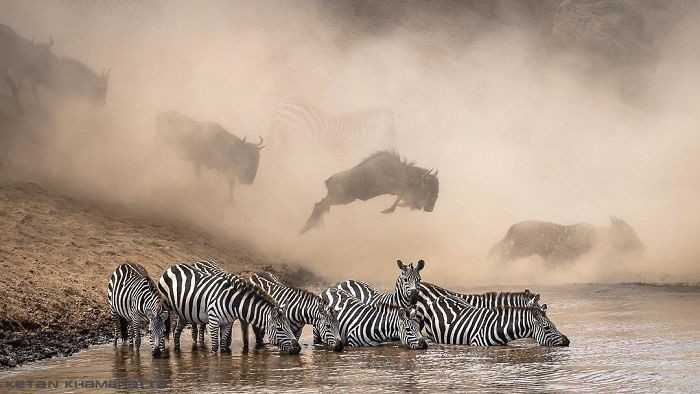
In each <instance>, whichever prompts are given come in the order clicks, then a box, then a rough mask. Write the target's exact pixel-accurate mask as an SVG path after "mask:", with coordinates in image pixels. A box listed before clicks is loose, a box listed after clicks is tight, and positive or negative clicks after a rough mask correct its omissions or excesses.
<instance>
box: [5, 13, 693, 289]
mask: <svg viewBox="0 0 700 394" xmlns="http://www.w3.org/2000/svg"><path fill="white" fill-rule="evenodd" d="M381 4H383V6H376V5H375V6H374V7H373V6H368V5H367V4H366V3H364V2H344V3H340V4H338V3H335V2H334V3H330V2H329V3H325V2H318V3H317V2H314V1H306V2H294V3H285V2H279V3H278V2H228V1H221V2H218V1H208V2H201V3H200V2H197V3H194V2H171V1H168V2H117V1H115V2H82V1H78V2H69V1H58V2H51V3H49V2H40V3H39V2H22V1H3V2H2V3H1V4H0V23H4V24H7V25H10V26H11V27H12V28H14V29H15V30H16V31H17V32H18V33H19V34H21V35H23V36H25V37H31V36H34V37H35V38H36V39H38V40H45V39H46V38H47V37H48V36H49V35H52V36H53V38H54V40H55V42H56V44H55V46H54V49H53V51H54V53H56V54H59V55H66V56H71V57H75V58H77V59H80V60H81V61H83V62H85V63H87V64H88V65H90V66H91V67H92V68H93V69H95V70H98V71H99V70H101V69H102V68H104V67H110V68H111V69H112V72H111V79H110V88H109V89H110V90H109V93H108V98H107V105H106V106H105V107H104V108H102V109H100V110H98V111H94V114H92V115H90V116H86V115H85V108H82V107H80V106H79V105H74V104H71V103H60V108H61V110H59V111H57V112H56V114H55V115H54V116H55V119H54V123H55V127H52V128H50V129H47V130H43V134H42V136H41V141H39V142H38V144H29V143H19V144H18V145H16V146H13V149H12V151H11V165H10V167H6V168H5V169H4V172H6V173H8V174H9V176H12V177H15V178H20V179H32V180H38V181H41V182H45V183H50V184H53V185H54V186H57V187H61V188H65V189H66V190H69V191H70V192H72V193H77V194H80V195H82V196H84V197H86V198H90V199H94V200H104V201H107V202H109V203H118V204H125V205H128V206H129V207H131V208H134V209H137V210H140V211H142V212H144V213H146V214H151V213H152V214H156V215H160V216H167V217H172V218H174V219H176V220H181V221H186V222H188V223H191V224H192V225H194V226H198V227H201V228H205V229H207V230H208V231H211V232H213V233H216V234H218V235H223V236H226V237H231V238H236V239H238V238H244V239H248V240H250V241H252V242H254V243H255V244H256V245H257V246H258V247H259V248H260V249H261V250H262V251H264V252H266V253H269V254H270V255H272V256H279V257H281V258H284V259H287V260H295V261H301V262H304V264H308V265H309V266H310V267H312V268H314V269H315V270H316V271H319V272H321V273H322V274H325V275H326V276H328V277H330V278H349V277H353V278H358V279H365V280H370V281H374V282H381V283H390V282H392V281H393V278H394V277H395V274H396V268H395V265H394V263H393V261H394V260H395V259H396V258H402V259H404V261H415V260H416V259H418V258H423V259H425V260H426V261H427V267H426V270H425V271H424V278H426V279H428V280H431V281H436V282H444V283H448V284H472V283H479V284H492V283H504V284H507V283H511V284H513V283H514V284H533V283H552V282H557V283H559V282H588V281H652V282H657V281H683V282H686V281H688V282H692V281H698V280H700V266H699V265H698V257H699V256H700V246H698V243H697V240H696V238H697V234H698V230H700V213H699V212H698V208H700V202H699V201H700V200H699V198H698V197H700V159H698V154H697V153H698V149H699V148H700V138H698V131H699V126H700V118H699V117H698V115H697V114H698V111H697V105H698V104H697V102H698V98H699V97H698V93H697V88H696V87H697V86H698V82H700V78H699V77H698V76H697V70H698V66H700V58H699V57H698V53H700V52H699V51H698V49H700V48H698V45H700V44H698V42H697V40H696V39H695V37H697V36H698V33H699V32H698V31H697V21H698V13H697V12H696V10H695V9H694V8H692V7H686V8H683V9H682V12H676V11H669V13H670V14H671V15H672V17H669V18H667V19H666V20H665V21H666V22H665V24H661V23H659V24H658V26H656V25H654V24H652V25H649V26H647V27H648V28H647V29H646V30H645V33H646V34H648V35H649V37H650V38H649V40H648V43H649V44H648V45H649V48H646V49H645V51H647V52H648V53H647V52H644V53H642V54H641V55H640V56H638V57H635V56H631V55H630V56H626V57H624V59H619V58H614V59H608V58H607V57H606V56H607V55H606V54H605V53H602V54H601V52H595V51H593V50H590V48H578V47H576V48H574V47H573V46H569V45H567V43H566V42H564V43H561V42H559V43H557V42H554V40H552V39H551V36H550V35H548V33H549V32H550V31H551V30H552V27H551V26H549V25H547V24H546V23H543V22H541V20H540V19H538V18H541V17H542V16H541V15H539V14H537V13H533V12H532V11H529V12H525V11H523V9H521V8H522V7H516V5H517V3H516V2H513V3H509V2H502V3H500V4H503V6H502V7H495V8H489V9H488V10H486V11H484V10H483V9H481V8H479V7H476V6H473V7H472V6H471V5H470V3H468V2H467V3H460V2H454V3H453V2H443V3H440V4H441V5H439V6H438V5H436V6H435V7H433V8H431V7H429V6H427V5H421V4H422V3H402V4H401V3H395V4H394V7H393V8H392V6H391V4H392V3H391V2H381ZM387 4H388V5H387ZM460 4H462V5H461V6H460ZM363 7H364V8H363ZM470 7H471V8H470ZM482 8H483V7H482ZM640 12H641V11H640ZM654 12H657V11H654ZM656 27H658V29H657V28H656ZM649 53H650V54H651V55H649ZM42 94H43V95H44V96H46V97H48V98H47V100H51V97H50V92H42ZM286 102H305V103H310V104H312V105H315V106H317V107H319V108H321V109H323V110H324V111H325V112H327V113H348V112H353V111H360V110H364V109H367V108H376V107H383V108H389V109H391V110H393V111H394V114H395V122H396V131H397V138H398V140H397V150H398V151H399V153H400V154H401V155H402V156H404V157H406V158H408V159H409V160H412V161H415V162H416V164H417V165H420V166H422V167H426V168H437V169H439V174H440V175H439V178H440V196H439V198H438V202H437V205H436V208H435V211H434V212H433V213H425V212H418V211H408V210H405V209H398V210H397V211H396V212H395V213H394V214H393V215H382V214H380V213H379V211H381V210H382V209H384V208H386V207H387V206H388V205H389V204H391V202H392V201H393V197H389V196H386V197H382V198H377V199H374V200H371V201H369V202H366V203H361V202H356V203H353V204H351V205H348V206H343V207H334V208H332V209H331V213H330V215H328V216H327V217H326V220H325V226H324V227H323V228H322V229H321V230H320V231H312V232H310V233H308V234H307V235H305V236H299V235H298V234H297V232H298V230H299V229H300V228H301V227H302V225H303V223H304V221H305V220H306V218H307V217H308V215H309V213H310V212H311V209H312V207H313V204H314V203H315V202H316V201H318V200H320V199H321V198H322V197H323V196H324V195H325V188H324V186H323V181H324V179H326V178H327V177H328V176H330V175H331V174H333V173H335V172H337V171H339V170H341V169H345V168H348V167H349V166H351V165H353V164H354V163H356V162H357V161H359V160H360V159H362V158H363V157H364V156H366V155H367V152H364V151H362V152H360V151H358V152H353V154H351V155H350V157H349V158H343V159H342V160H340V159H337V158H336V157H335V156H334V155H333V154H332V153H330V152H324V151H320V150H319V149H318V147H317V146H314V145H312V144H309V143H308V141H307V140H306V139H305V137H304V136H299V137H298V138H297V137H296V136H295V137H293V141H295V143H293V144H279V143H276V142H278V141H275V138H278V136H276V135H275V133H273V132H272V131H271V130H272V129H273V128H272V127H271V125H272V124H273V123H274V120H275V114H276V111H277V109H278V108H279V107H280V105H282V104H283V103H286ZM170 109H174V110H179V111H181V112H183V113H186V114H189V115H191V116H192V117H194V118H196V119H199V120H210V121H216V122H219V123H221V124H222V125H223V126H224V127H226V128H227V129H228V130H230V131H231V132H233V133H235V134H237V135H238V136H241V137H242V136H247V137H248V139H249V140H255V139H257V136H258V135H261V136H263V137H265V139H266V144H267V145H268V146H267V147H266V148H265V150H263V151H262V157H261V165H260V169H259V172H258V177H257V179H256V181H255V183H254V184H253V185H252V186H239V187H238V188H237V189H236V202H235V205H232V204H231V203H230V202H229V201H228V189H227V185H226V182H225V180H224V178H223V177H221V176H220V175H218V174H216V173H214V172H209V171H204V172H203V176H202V177H201V178H197V177H196V176H195V172H194V169H193V168H192V166H191V165H190V164H189V163H186V162H182V161H181V160H179V159H178V158H177V156H175V155H174V154H172V153H171V152H169V151H168V150H167V149H164V148H162V147H159V146H158V144H157V143H156V141H155V139H154V131H155V130H154V122H155V116H156V114H157V113H158V112H160V111H164V110H170ZM35 142H36V141H35ZM8 168H9V169H8ZM608 215H616V216H619V217H621V218H624V219H625V220H627V221H628V222H629V223H630V224H631V225H632V226H633V227H634V228H635V229H636V230H637V232H638V234H639V236H640V238H641V239H642V241H643V242H644V243H645V245H646V247H647V255H646V257H645V258H643V259H634V260H631V261H619V262H609V261H601V260H600V259H598V258H596V257H595V256H589V258H586V259H582V260H581V261H578V262H577V263H576V264H572V265H569V266H566V267H561V268H559V269H553V268H552V267H546V266H545V265H544V264H542V263H541V262H539V261H537V259H530V260H527V261H519V262H516V263H514V264H513V265H512V266H510V267H509V268H507V269H504V268H503V267H498V266H495V265H493V264H492V263H489V262H487V261H486V254H487V252H488V250H489V248H490V247H491V246H492V245H493V244H494V243H495V242H497V241H498V240H500V239H501V238H502V237H503V235H504V234H505V231H506V230H507V228H508V227H509V226H510V225H511V224H513V223H515V222H518V221H521V220H528V219H539V220H547V221H555V222H560V223H565V224H568V223H576V222H582V221H586V222H590V223H592V224H596V225H607V224H608Z"/></svg>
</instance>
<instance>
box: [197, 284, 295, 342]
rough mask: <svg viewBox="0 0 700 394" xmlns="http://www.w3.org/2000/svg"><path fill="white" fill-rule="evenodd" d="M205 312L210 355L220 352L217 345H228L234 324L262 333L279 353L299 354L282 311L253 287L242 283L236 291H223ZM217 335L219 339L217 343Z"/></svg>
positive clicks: (231, 288)
mask: <svg viewBox="0 0 700 394" xmlns="http://www.w3.org/2000/svg"><path fill="white" fill-rule="evenodd" d="M207 310H208V325H209V333H210V335H211V344H212V346H211V350H212V352H216V351H217V350H219V348H220V343H221V344H223V345H227V344H229V343H230V338H229V336H230V332H231V326H232V325H233V323H234V322H235V321H236V320H241V322H242V323H246V324H252V325H253V326H254V327H259V328H260V329H262V330H263V332H264V334H265V337H266V338H267V340H268V341H269V342H270V343H271V344H273V345H276V346H278V347H279V348H280V350H281V351H282V352H285V353H289V354H297V353H299V351H300V350H301V347H300V346H299V342H298V341H297V339H296V336H295V334H294V333H293V332H292V329H291V327H290V323H289V319H288V318H287V316H286V315H285V313H286V312H285V307H284V306H279V305H277V303H275V301H274V300H273V299H272V298H271V297H270V296H269V295H267V294H265V293H264V292H263V291H262V290H261V289H260V288H258V287H256V286H254V285H253V284H249V283H247V282H242V283H241V284H239V285H237V286H236V287H229V288H226V289H225V290H223V291H222V292H221V294H220V295H219V296H218V297H217V298H216V299H215V300H214V302H213V303H212V304H211V305H209V306H208V308H207ZM219 333H221V335H222V338H221V341H220V342H219ZM221 348H222V351H223V350H227V349H224V348H223V346H222V347H221Z"/></svg>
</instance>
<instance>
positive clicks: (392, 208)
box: [382, 195, 401, 213]
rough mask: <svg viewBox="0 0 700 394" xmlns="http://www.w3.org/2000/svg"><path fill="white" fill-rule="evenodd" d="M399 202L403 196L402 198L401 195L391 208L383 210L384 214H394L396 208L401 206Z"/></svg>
mask: <svg viewBox="0 0 700 394" xmlns="http://www.w3.org/2000/svg"><path fill="white" fill-rule="evenodd" d="M399 202H401V196H400V195H399V196H396V200H395V201H394V203H393V204H391V206H390V207H389V208H387V209H385V210H383V211H382V213H392V212H394V211H395V210H396V206H398V205H399Z"/></svg>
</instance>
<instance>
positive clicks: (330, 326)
mask: <svg viewBox="0 0 700 394" xmlns="http://www.w3.org/2000/svg"><path fill="white" fill-rule="evenodd" d="M250 282H251V283H252V284H254V285H256V286H258V287H259V288H261V289H262V290H264V291H265V292H266V293H267V294H269V295H270V296H271V297H272V298H273V299H274V300H275V301H276V302H278V303H280V304H284V305H286V306H287V317H288V318H289V322H290V323H291V327H292V331H293V332H294V335H295V336H296V338H297V340H298V339H299V337H301V332H302V328H303V327H304V325H305V324H312V325H313V326H314V331H315V332H317V333H320V334H319V335H320V338H321V339H322V342H323V343H324V344H326V345H327V346H329V347H330V348H332V349H333V350H334V351H336V352H339V351H342V350H343V341H342V339H341V337H340V332H339V326H338V318H337V317H336V316H335V314H334V312H333V308H331V307H330V306H329V305H328V304H327V303H326V302H325V301H324V300H323V299H322V298H321V297H319V296H317V295H316V294H314V293H311V292H310V291H307V290H304V289H299V288H295V287H290V286H286V285H284V284H282V283H281V281H280V279H279V278H277V277H276V276H275V275H274V274H271V273H268V272H258V273H255V274H253V275H251V277H250ZM254 330H255V339H256V343H258V344H260V343H261V340H262V338H261V337H262V336H261V332H260V330H259V329H257V328H254Z"/></svg>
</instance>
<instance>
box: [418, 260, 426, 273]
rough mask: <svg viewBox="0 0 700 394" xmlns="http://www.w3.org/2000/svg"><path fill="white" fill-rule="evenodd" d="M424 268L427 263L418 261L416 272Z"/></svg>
mask: <svg viewBox="0 0 700 394" xmlns="http://www.w3.org/2000/svg"><path fill="white" fill-rule="evenodd" d="M423 267H425V261H423V260H422V259H421V260H418V263H417V264H416V271H420V270H422V269H423Z"/></svg>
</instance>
